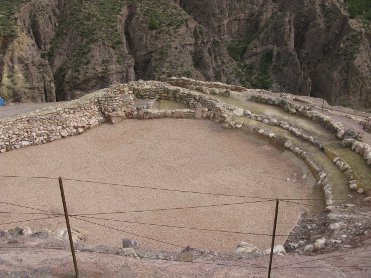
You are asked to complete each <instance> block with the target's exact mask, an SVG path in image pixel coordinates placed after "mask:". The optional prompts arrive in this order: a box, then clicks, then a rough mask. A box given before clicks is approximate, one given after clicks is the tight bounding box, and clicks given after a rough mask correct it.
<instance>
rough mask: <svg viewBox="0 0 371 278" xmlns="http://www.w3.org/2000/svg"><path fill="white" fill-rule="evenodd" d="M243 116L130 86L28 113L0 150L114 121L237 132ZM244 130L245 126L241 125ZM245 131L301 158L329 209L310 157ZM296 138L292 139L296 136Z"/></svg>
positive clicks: (165, 91)
mask: <svg viewBox="0 0 371 278" xmlns="http://www.w3.org/2000/svg"><path fill="white" fill-rule="evenodd" d="M134 96H135V97H136V98H142V99H159V100H170V101H176V102H180V103H184V104H186V105H187V106H188V107H189V109H176V110H169V111H161V110H154V109H144V108H139V109H136V108H135V107H134V100H133V99H134ZM243 116H247V117H249V118H254V117H255V118H256V119H257V120H258V121H259V119H258V117H259V116H258V115H253V114H252V113H251V112H250V111H247V110H245V111H244V110H242V109H240V108H237V107H234V106H232V105H228V104H224V103H222V102H220V101H219V100H215V99H213V98H210V97H209V96H207V95H204V94H201V93H198V92H195V91H191V90H188V89H184V88H179V87H174V86H171V85H169V84H167V83H162V82H156V81H148V82H131V83H129V84H125V85H118V86H114V87H110V88H108V89H104V90H101V91H98V92H96V93H93V94H89V95H87V96H85V97H83V98H81V99H79V100H75V101H71V102H68V103H66V104H63V105H57V106H55V107H51V108H47V109H45V110H42V111H41V112H38V113H31V114H28V115H25V116H21V117H17V118H15V119H11V120H5V121H2V122H0V133H1V136H0V151H1V152H5V151H10V150H13V149H18V148H21V147H26V146H30V145H38V144H43V143H47V142H51V141H54V140H58V139H61V138H64V137H67V136H73V135H77V134H81V133H82V132H84V131H86V130H88V129H90V128H92V127H95V126H97V125H99V124H101V123H103V122H107V121H110V122H115V121H116V118H120V119H121V118H138V119H155V118H165V117H167V118H193V117H194V118H198V119H201V118H205V119H213V120H215V121H217V122H219V123H221V124H222V125H223V126H224V127H226V128H241V127H242V126H243V124H239V123H238V122H237V121H236V119H237V118H238V117H243ZM261 121H262V122H264V121H269V123H271V122H272V123H271V124H274V125H278V126H281V127H282V128H284V129H286V127H287V129H288V130H289V131H290V132H292V133H294V134H295V135H297V136H299V137H300V136H301V137H303V138H302V139H305V140H309V141H310V142H311V143H312V144H315V145H318V146H319V147H320V145H319V143H318V142H317V141H315V140H314V139H313V138H310V137H308V138H307V137H306V136H305V135H302V134H300V133H298V132H297V130H295V129H294V128H293V127H290V126H286V123H285V122H281V121H276V122H275V121H274V119H268V118H267V119H263V118H262V119H261ZM245 126H246V125H245ZM251 131H253V132H256V133H258V134H260V135H262V136H266V137H268V138H269V139H270V140H272V141H274V142H276V143H279V144H281V145H282V146H283V147H285V148H287V149H288V150H290V151H292V152H293V153H295V154H296V155H297V156H299V157H300V158H302V159H303V160H304V161H305V162H306V164H307V165H308V166H309V168H310V169H311V170H312V172H314V173H315V175H316V176H317V179H318V183H319V185H322V186H323V188H324V192H325V196H326V204H327V205H331V204H332V194H331V189H332V186H331V185H330V184H329V183H328V180H327V178H326V177H327V174H326V173H325V171H324V170H323V169H322V168H321V167H320V166H319V165H318V163H316V162H315V161H314V160H313V159H312V158H311V157H310V155H309V154H308V153H307V152H305V151H304V150H302V149H300V148H299V147H297V146H294V145H293V144H292V143H291V142H290V141H289V140H288V139H287V138H286V137H283V136H278V135H276V134H274V133H271V132H268V131H265V130H264V129H261V128H253V129H251ZM297 133H298V134H297Z"/></svg>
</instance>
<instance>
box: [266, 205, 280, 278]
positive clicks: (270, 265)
mask: <svg viewBox="0 0 371 278" xmlns="http://www.w3.org/2000/svg"><path fill="white" fill-rule="evenodd" d="M279 203H280V200H279V199H276V212H275V214H274V224H273V234H272V244H271V254H270V258H269V269H268V278H271V271H272V261H273V250H274V240H275V238H276V228H277V217H278V205H279Z"/></svg>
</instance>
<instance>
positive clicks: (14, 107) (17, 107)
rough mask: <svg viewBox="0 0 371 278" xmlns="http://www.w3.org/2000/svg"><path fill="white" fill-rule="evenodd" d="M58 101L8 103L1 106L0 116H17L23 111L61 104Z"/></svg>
mask: <svg viewBox="0 0 371 278" xmlns="http://www.w3.org/2000/svg"><path fill="white" fill-rule="evenodd" d="M60 103H61V102H59V103H56V102H46V103H18V104H8V105H6V106H0V118H8V117H15V116H18V115H21V114H23V113H28V112H32V111H35V110H37V109H43V108H47V107H50V106H53V105H57V104H60Z"/></svg>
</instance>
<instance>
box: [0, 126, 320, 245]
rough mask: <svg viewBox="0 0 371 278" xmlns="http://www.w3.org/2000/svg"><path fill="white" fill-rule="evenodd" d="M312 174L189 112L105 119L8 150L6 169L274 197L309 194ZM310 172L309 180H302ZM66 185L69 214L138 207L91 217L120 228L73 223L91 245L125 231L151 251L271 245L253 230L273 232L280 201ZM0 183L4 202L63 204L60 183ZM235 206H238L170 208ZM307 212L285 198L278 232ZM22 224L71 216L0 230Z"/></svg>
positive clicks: (113, 241)
mask: <svg viewBox="0 0 371 278" xmlns="http://www.w3.org/2000/svg"><path fill="white" fill-rule="evenodd" d="M307 171H308V170H307V168H306V167H305V165H304V164H303V162H302V161H301V160H300V159H298V158H296V157H295V156H294V155H292V154H291V153H289V152H287V151H283V150H280V149H276V148H275V147H273V146H271V145H269V144H268V143H267V141H263V139H262V140H260V139H257V138H256V137H254V136H253V135H249V133H247V132H245V131H241V130H240V131H237V130H225V129H222V128H221V127H220V126H219V125H218V124H216V123H213V122H210V121H203V120H185V119H161V120H148V121H138V120H126V121H123V122H121V123H119V124H117V125H108V124H106V125H102V126H101V127H98V128H96V129H93V130H91V131H89V132H87V133H85V134H83V135H80V136H75V137H70V138H67V139H63V140H60V141H56V142H53V143H49V144H46V145H40V146H34V147H29V148H25V149H21V150H17V151H12V152H9V153H4V154H1V155H0V174H2V175H21V176H50V177H58V176H62V177H64V178H72V179H80V180H92V181H101V182H105V183H119V184H127V185H131V186H143V187H159V188H170V189H180V190H184V191H202V192H213V193H223V194H233V195H244V196H260V197H272V198H275V197H280V198H306V197H309V196H310V195H311V184H313V180H312V177H311V175H310V174H308V173H307ZM304 174H307V176H308V178H306V179H303V178H302V176H303V175H304ZM287 179H289V180H287ZM64 184H65V192H66V199H67V203H68V209H69V213H70V214H75V215H76V214H82V213H85V214H95V213H103V212H117V211H120V212H125V211H135V212H129V213H120V214H103V215H102V214H101V215H90V216H89V217H90V218H83V219H85V220H88V221H90V222H95V223H99V224H103V225H106V226H109V227H111V228H112V229H109V228H106V227H103V226H98V225H95V224H92V223H88V222H84V221H82V220H77V219H76V218H71V225H72V227H75V228H79V229H82V230H84V231H86V233H87V241H88V243H92V244H105V245H114V246H121V240H122V239H124V238H126V239H136V240H139V241H140V242H141V246H142V247H143V248H146V249H147V248H148V249H152V248H156V249H162V250H179V249H180V248H181V247H185V246H192V247H196V248H208V249H211V250H214V251H234V250H235V248H236V245H237V244H238V243H239V242H240V241H247V242H250V243H252V244H255V245H256V246H258V247H259V248H261V249H266V248H268V247H269V243H270V240H271V239H270V237H269V236H264V235H261V236H258V235H250V234H245V233H257V234H268V235H269V234H271V233H272V224H273V217H274V207H275V203H274V201H268V202H267V201H265V202H260V203H245V204H241V203H243V202H254V201H259V200H258V199H248V198H242V197H230V196H229V197H228V196H212V195H200V194H194V193H186V192H172V191H159V190H150V189H142V188H132V187H124V186H112V185H107V184H93V183H86V182H77V181H71V180H65V181H64ZM0 190H1V196H0V201H2V202H11V203H15V204H22V205H24V206H29V207H36V208H40V209H44V210H48V211H53V212H60V213H61V212H62V211H63V209H62V203H61V198H60V192H59V185H58V181H57V180H44V179H23V178H17V179H15V178H0ZM230 203H239V204H234V205H221V206H211V207H203V208H200V207H198V208H185V209H176V210H161V209H166V208H181V207H190V206H207V205H213V204H230ZM158 209H160V210H158ZM301 209H302V208H301V207H300V206H297V205H294V204H285V203H281V204H280V212H279V221H278V230H277V233H278V234H281V235H285V234H288V233H289V232H290V230H291V229H292V228H293V226H295V224H296V222H297V220H298V218H299V216H300V213H301ZM0 211H11V212H32V210H30V209H27V208H17V207H14V206H11V205H5V204H0ZM138 211H143V212H138ZM33 212H36V213H37V211H33ZM43 217H46V216H45V215H23V214H0V223H7V222H13V221H18V220H22V219H23V220H24V219H31V218H43ZM91 217H95V218H91ZM97 218H105V219H116V221H113V220H109V221H107V220H103V219H97ZM122 221H128V222H131V223H128V222H122ZM132 222H141V223H142V224H137V223H132ZM143 223H147V224H143ZM148 224H152V225H148ZM157 225H165V226H183V227H188V228H197V229H211V230H223V231H234V232H241V233H226V232H217V231H206V230H195V229H188V228H187V229H185V228H184V229H181V228H175V227H162V226H157ZM16 226H20V227H25V226H29V227H31V228H32V229H35V230H40V229H42V228H47V229H50V230H56V229H58V228H63V227H65V222H64V218H63V217H59V218H57V219H49V220H38V221H31V222H25V223H18V224H6V225H4V224H2V225H1V226H0V229H9V228H12V227H16ZM123 231H126V232H127V233H125V232H123ZM152 239H155V240H159V241H160V242H158V241H154V240H152ZM285 239H286V237H284V236H281V237H278V238H277V241H276V243H277V244H282V243H283V242H284V241H285Z"/></svg>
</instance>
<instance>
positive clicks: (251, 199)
mask: <svg viewBox="0 0 371 278" xmlns="http://www.w3.org/2000/svg"><path fill="white" fill-rule="evenodd" d="M1 178H5V179H7V178H10V179H38V180H48V181H55V182H56V183H57V182H58V180H59V182H60V186H61V193H62V196H63V197H62V199H63V201H64V192H63V184H62V179H61V178H53V177H42V176H32V177H28V176H17V175H0V180H1ZM63 180H65V181H70V182H78V183H88V184H95V185H100V186H103V187H105V186H119V187H126V188H136V189H142V190H150V191H152V190H156V191H162V192H167V193H182V194H197V195H201V196H208V197H233V198H238V199H239V201H234V202H232V201H230V202H221V203H217V204H215V203H213V204H200V205H188V206H187V205H184V206H174V207H158V208H149V209H127V210H117V211H96V212H89V213H84V212H79V213H71V214H68V212H67V205H66V203H67V202H68V200H67V201H66V202H63V205H64V208H65V210H64V213H59V212H55V211H51V210H46V209H43V208H38V207H34V206H30V205H24V204H17V203H13V202H8V201H5V200H0V216H1V215H8V216H22V217H26V216H27V217H28V218H23V219H21V220H18V221H9V222H5V223H0V227H3V226H6V225H15V224H21V223H27V222H33V223H35V222H38V221H46V220H51V219H57V218H62V217H65V219H66V223H67V228H68V232H69V235H70V244H71V250H72V255H73V257H74V256H75V252H74V244H73V242H72V237H71V229H70V227H69V220H68V219H69V218H71V219H74V220H76V221H78V222H82V223H85V224H88V225H92V226H96V227H100V228H103V229H107V230H112V231H115V232H118V233H123V234H125V235H131V236H134V237H138V238H142V239H145V240H148V241H151V242H155V243H159V244H164V245H167V246H171V247H176V248H182V249H183V248H184V247H185V246H184V245H182V244H179V243H177V242H170V241H166V240H164V239H162V238H156V237H153V236H148V235H145V234H141V233H139V232H133V231H131V230H128V229H127V225H128V224H135V225H140V226H144V227H160V228H164V229H169V230H188V231H196V232H208V233H213V236H215V238H217V235H218V234H223V235H224V234H225V235H242V236H256V237H268V238H271V239H272V246H271V255H270V256H271V257H270V259H271V260H270V261H271V263H270V264H269V266H268V267H267V266H262V265H257V264H253V263H249V262H245V261H244V262H240V261H237V262H239V264H233V263H232V264H231V263H230V262H228V263H224V262H210V263H208V262H189V263H197V264H212V265H225V266H231V267H242V268H246V267H254V268H260V269H262V268H268V269H269V276H268V277H270V272H271V271H272V270H273V271H274V269H280V268H292V269H297V268H308V269H310V268H318V267H321V266H317V265H316V266H307V265H305V266H300V265H301V264H308V263H312V262H316V261H318V260H322V258H321V259H311V260H303V261H300V262H296V263H295V264H285V265H278V266H273V265H272V259H273V253H274V252H272V251H273V246H274V240H275V238H276V237H281V238H282V237H283V238H284V237H288V236H290V235H289V234H279V233H276V229H275V228H274V229H273V233H272V232H265V233H264V232H254V231H239V230H233V229H218V228H212V227H207V228H205V227H197V226H190V225H173V224H164V223H158V222H156V221H139V220H128V219H118V218H116V217H117V216H118V215H123V214H138V213H144V212H148V213H156V212H162V211H179V210H198V209H201V208H218V209H219V208H225V207H231V206H242V205H251V206H253V205H258V204H262V203H263V204H268V203H271V204H272V205H273V203H274V201H275V202H276V210H275V219H274V224H275V225H276V224H277V213H278V204H279V202H283V203H285V204H288V205H294V206H301V207H311V208H318V209H323V208H324V206H320V205H314V204H310V203H308V202H311V201H323V200H322V199H318V198H307V199H306V198H301V197H298V198H292V197H291V198H287V197H286V198H285V197H284V196H280V197H278V198H277V197H262V196H248V195H239V194H229V193H215V192H203V191H194V190H183V189H176V188H164V187H155V186H138V185H128V184H121V183H110V182H100V181H91V180H83V179H72V178H63ZM241 198H243V200H241ZM337 200H339V201H346V200H345V199H337ZM1 205H3V206H6V207H12V208H19V209H25V210H27V211H12V210H9V208H8V209H7V210H2V208H1ZM115 216H116V217H115ZM272 218H273V217H272ZM102 222H103V223H102ZM109 223H111V224H112V223H116V224H119V225H120V227H119V228H118V227H115V226H112V225H110V224H109ZM121 224H122V225H121ZM121 226H124V228H121ZM2 248H11V247H2ZM14 248H21V247H14ZM50 249H53V248H50ZM56 250H60V249H56ZM79 251H82V250H79ZM368 251H371V250H364V251H360V252H359V253H362V252H368ZM354 254H356V252H354ZM336 256H338V255H334V256H328V257H327V258H332V257H336ZM339 256H340V255H339ZM341 256H343V255H341ZM232 261H233V260H232ZM235 262H236V261H235ZM74 264H75V272H76V277H78V269H77V263H76V259H75V257H74ZM334 267H339V268H347V267H357V268H362V269H363V268H370V267H371V266H368V265H352V266H349V265H339V266H334Z"/></svg>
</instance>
